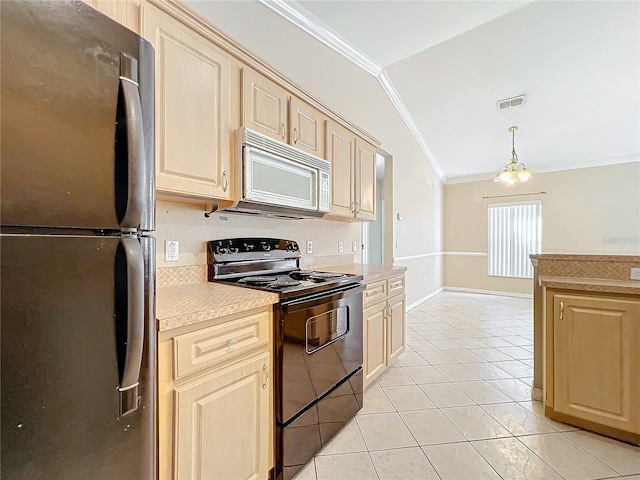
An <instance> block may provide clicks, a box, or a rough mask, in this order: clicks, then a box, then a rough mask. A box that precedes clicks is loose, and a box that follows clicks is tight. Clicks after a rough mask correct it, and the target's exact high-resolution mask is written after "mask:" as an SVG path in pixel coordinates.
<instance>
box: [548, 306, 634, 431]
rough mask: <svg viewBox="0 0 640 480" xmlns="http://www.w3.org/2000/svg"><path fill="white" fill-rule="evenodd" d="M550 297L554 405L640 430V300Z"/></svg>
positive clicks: (579, 415) (599, 421)
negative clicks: (551, 303) (551, 305)
mask: <svg viewBox="0 0 640 480" xmlns="http://www.w3.org/2000/svg"><path fill="white" fill-rule="evenodd" d="M552 300H553V392H554V393H553V396H554V402H553V409H554V410H555V412H557V413H562V414H565V415H570V416H571V417H576V418H579V419H583V420H587V421H590V422H594V423H597V424H599V425H604V426H607V427H613V428H616V429H620V430H624V431H627V432H632V433H635V434H640V401H639V399H640V300H628V299H621V298H607V297H597V296H589V295H563V294H555V295H554V296H553V299H552ZM565 421H566V420H565Z"/></svg>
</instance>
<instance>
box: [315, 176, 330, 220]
mask: <svg viewBox="0 0 640 480" xmlns="http://www.w3.org/2000/svg"><path fill="white" fill-rule="evenodd" d="M330 209H331V183H330V181H329V173H327V172H320V206H319V208H318V210H320V211H321V212H328V211H329V210H330Z"/></svg>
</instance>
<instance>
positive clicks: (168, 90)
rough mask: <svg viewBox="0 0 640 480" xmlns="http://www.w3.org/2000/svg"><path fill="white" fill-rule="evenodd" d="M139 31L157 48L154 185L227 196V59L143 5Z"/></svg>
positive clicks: (181, 191)
mask: <svg viewBox="0 0 640 480" xmlns="http://www.w3.org/2000/svg"><path fill="white" fill-rule="evenodd" d="M142 30H143V35H144V37H145V38H147V39H148V40H149V41H150V42H151V43H152V44H153V46H154V47H155V50H156V187H157V189H158V190H160V191H163V192H167V193H173V194H179V195H189V196H199V197H208V198H211V197H214V198H222V199H229V198H230V197H231V188H230V177H229V174H230V168H229V167H230V161H231V160H230V151H229V147H230V140H229V139H230V135H229V129H230V120H229V115H230V109H229V98H230V95H231V91H230V86H229V74H230V57H229V56H228V55H227V54H226V53H225V52H223V51H222V50H220V49H218V48H217V47H216V46H215V45H213V44H212V43H211V42H209V41H208V40H207V39H205V38H204V37H201V36H199V35H198V34H196V33H195V32H193V31H191V30H189V29H188V28H187V27H185V26H184V25H183V24H181V23H180V22H178V21H177V20H174V19H172V18H171V17H169V16H168V15H166V14H164V13H162V12H161V11H159V10H158V9H156V8H154V7H152V6H150V5H144V7H143V12H142Z"/></svg>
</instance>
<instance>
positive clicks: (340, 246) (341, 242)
mask: <svg viewBox="0 0 640 480" xmlns="http://www.w3.org/2000/svg"><path fill="white" fill-rule="evenodd" d="M343 252H344V242H343V241H342V240H340V241H339V242H338V253H343Z"/></svg>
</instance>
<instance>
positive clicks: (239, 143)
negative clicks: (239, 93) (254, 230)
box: [225, 127, 331, 218]
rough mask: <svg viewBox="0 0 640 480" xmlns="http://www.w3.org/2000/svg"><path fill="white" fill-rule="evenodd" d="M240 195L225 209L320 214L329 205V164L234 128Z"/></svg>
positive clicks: (299, 215)
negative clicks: (240, 170) (239, 171)
mask: <svg viewBox="0 0 640 480" xmlns="http://www.w3.org/2000/svg"><path fill="white" fill-rule="evenodd" d="M235 141H236V142H235V143H236V155H239V156H240V157H239V158H241V159H242V160H241V168H242V172H241V173H242V187H241V188H242V198H241V200H240V201H238V202H237V204H235V205H234V206H233V207H231V208H227V209H225V210H226V211H232V212H238V213H253V214H262V215H269V216H277V217H286V218H305V217H322V216H324V214H325V213H327V212H328V211H329V209H330V206H331V163H329V162H328V161H327V160H324V159H322V158H320V157H316V156H314V155H310V154H308V153H306V152H303V151H301V150H299V149H297V148H295V147H292V146H290V145H287V144H286V143H282V142H280V141H277V140H274V139H272V138H270V137H267V136H265V135H262V134H260V133H258V132H255V131H253V130H250V129H248V128H246V127H241V128H239V129H237V130H236V131H235Z"/></svg>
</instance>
